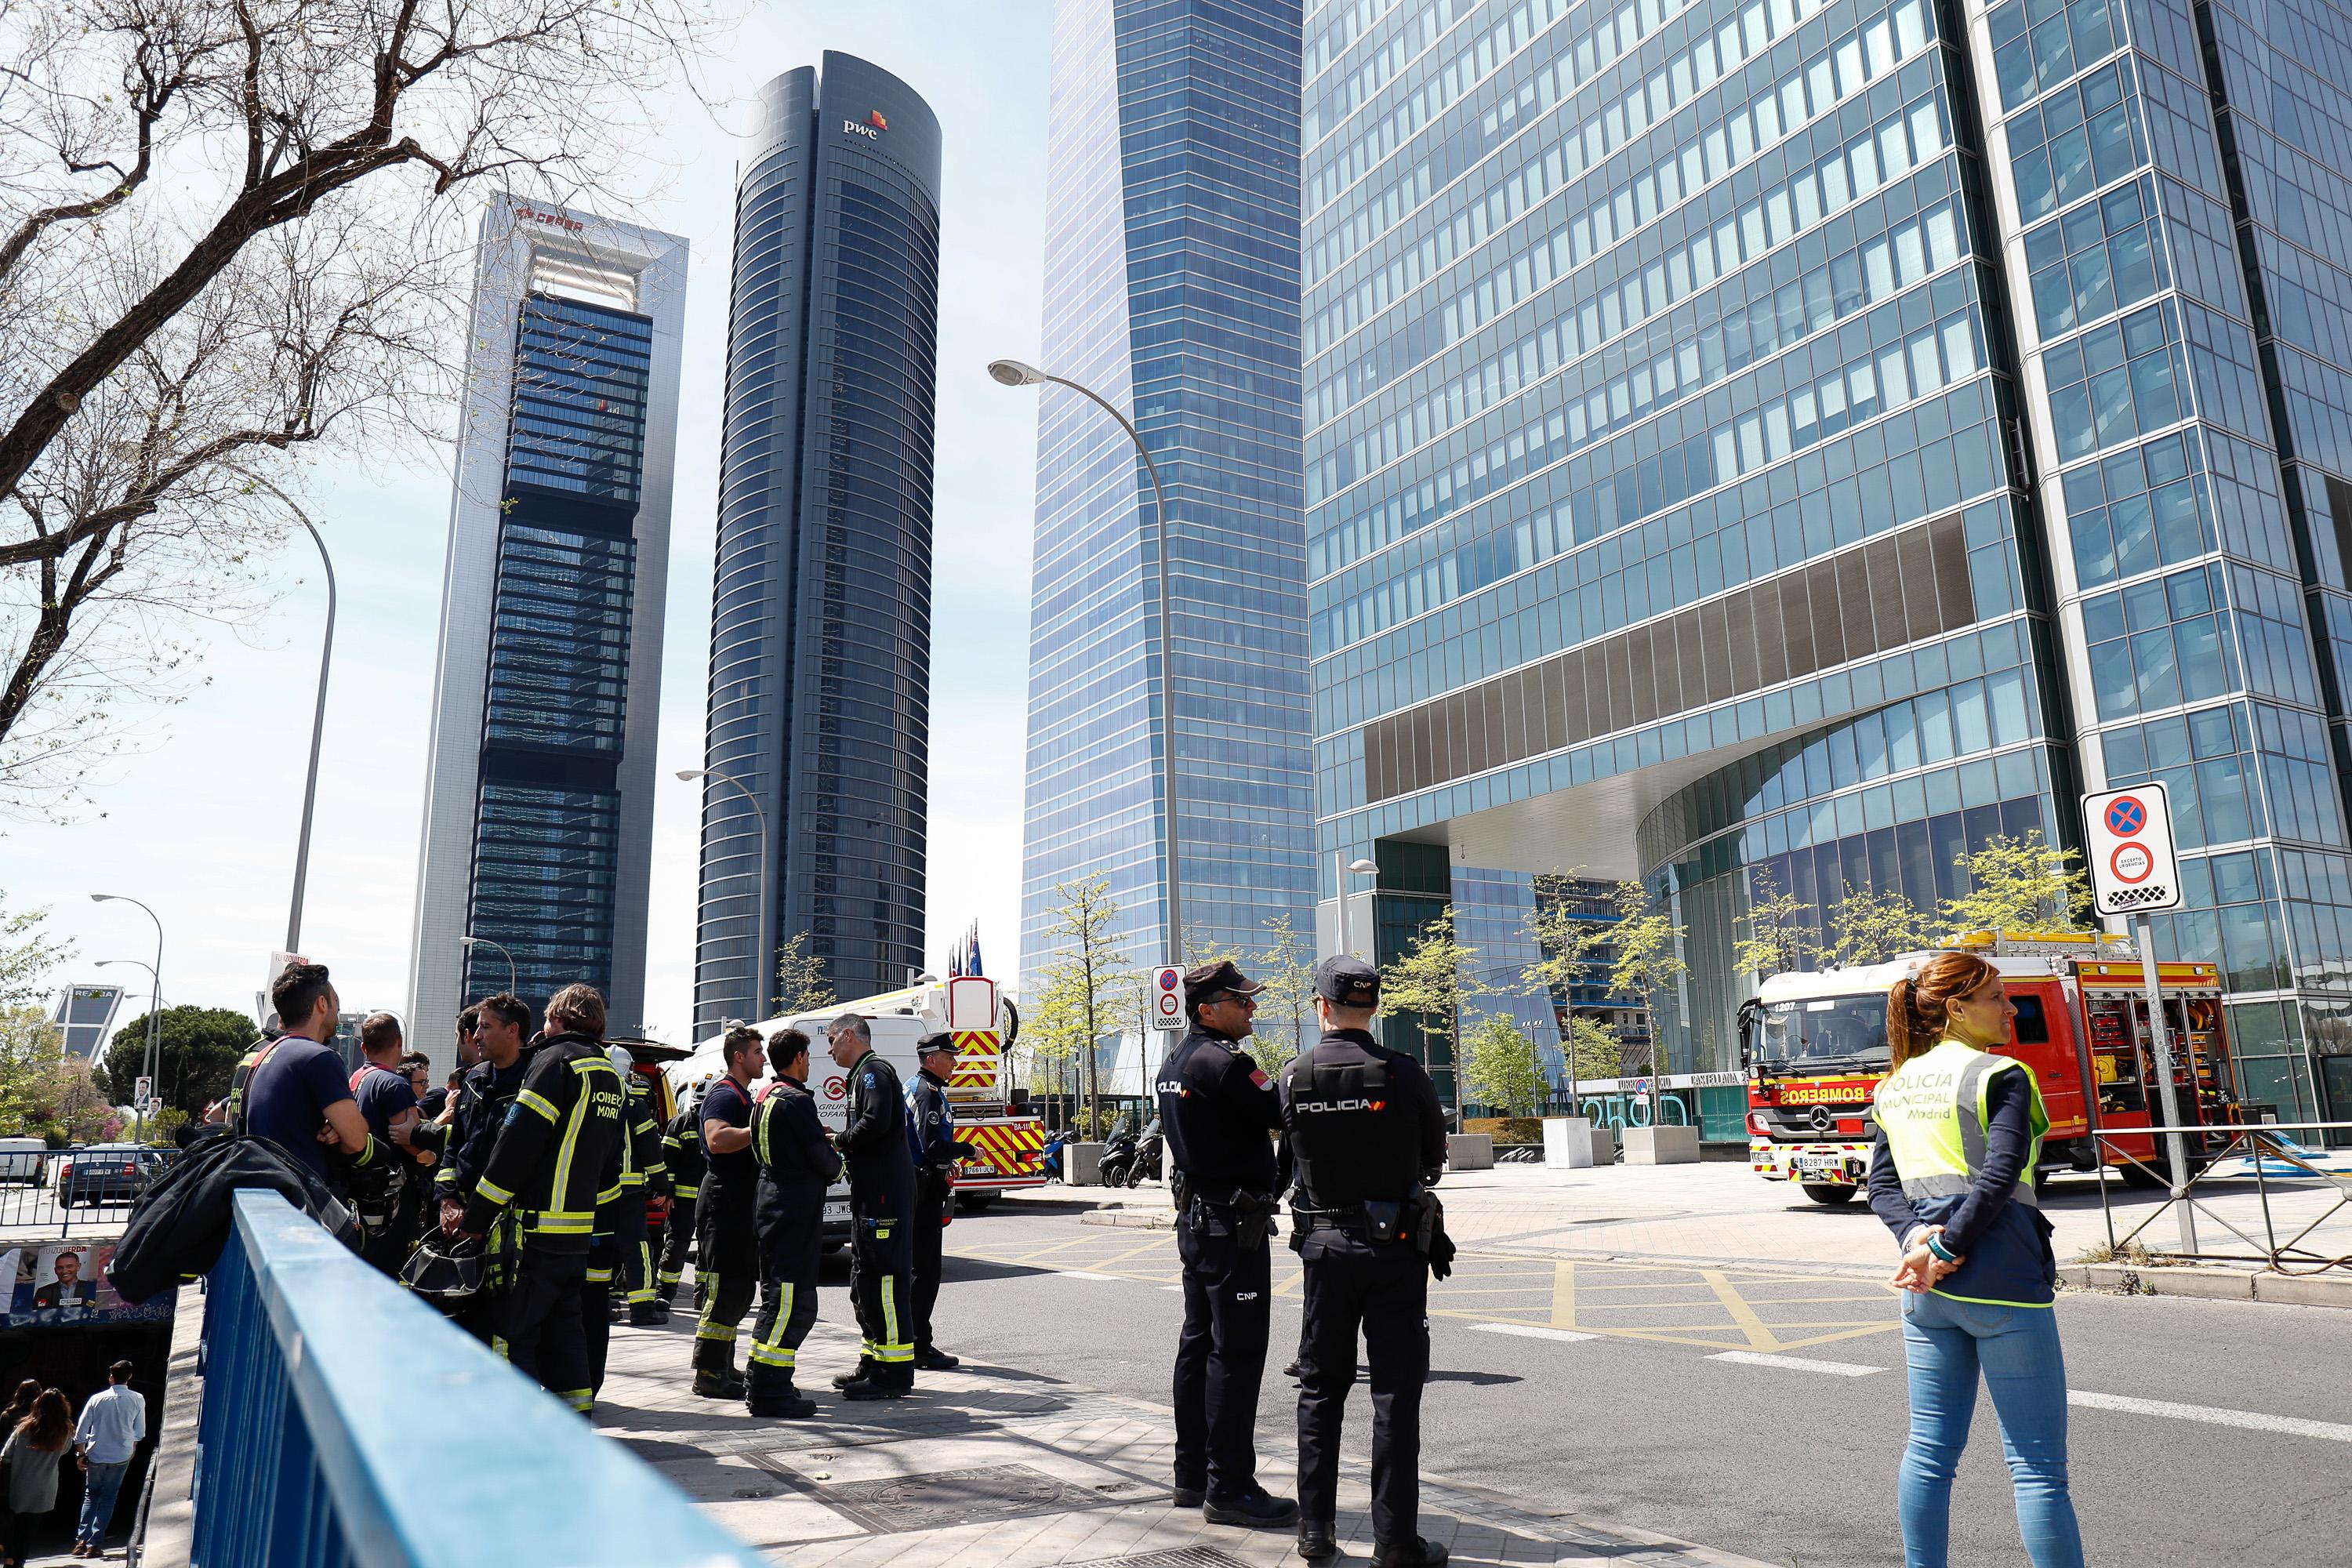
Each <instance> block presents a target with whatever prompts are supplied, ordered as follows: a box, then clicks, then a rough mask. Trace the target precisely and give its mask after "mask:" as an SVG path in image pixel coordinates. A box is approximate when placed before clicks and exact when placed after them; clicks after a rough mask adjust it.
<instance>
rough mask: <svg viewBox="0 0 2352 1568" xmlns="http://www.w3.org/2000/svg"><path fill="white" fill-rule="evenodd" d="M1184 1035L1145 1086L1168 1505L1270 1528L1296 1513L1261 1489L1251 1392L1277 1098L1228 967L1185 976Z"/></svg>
mask: <svg viewBox="0 0 2352 1568" xmlns="http://www.w3.org/2000/svg"><path fill="white" fill-rule="evenodd" d="M1184 987H1185V990H1184V1005H1185V1010H1186V1012H1187V1013H1188V1014H1189V1015H1190V1016H1191V1019H1192V1029H1191V1030H1190V1032H1188V1033H1187V1034H1186V1035H1185V1037H1183V1039H1182V1040H1181V1041H1179V1042H1178V1043H1177V1045H1176V1047H1175V1049H1173V1050H1171V1051H1170V1052H1169V1053H1168V1059H1167V1060H1166V1061H1164V1062H1162V1063H1161V1064H1160V1074H1159V1077H1158V1078H1157V1079H1154V1080H1153V1088H1154V1091H1155V1093H1156V1094H1157V1096H1158V1098H1159V1105H1160V1126H1161V1127H1162V1128H1163V1129H1164V1130H1165V1136H1166V1138H1167V1141H1168V1159H1169V1169H1170V1171H1171V1173H1172V1174H1171V1186H1172V1189H1173V1192H1172V1195H1173V1198H1174V1201H1175V1205H1176V1255H1177V1257H1178V1258H1179V1259H1180V1260H1181V1262H1182V1264H1183V1267H1184V1328H1183V1331H1182V1332H1181V1334H1180V1335H1179V1336H1178V1338H1177V1341H1176V1377H1175V1392H1176V1506H1177V1507H1179V1508H1199V1509H1201V1510H1202V1514H1203V1517H1205V1518H1206V1519H1207V1520H1208V1521H1210V1522H1211V1523H1213V1524H1242V1525H1248V1526H1251V1527H1253V1528H1257V1529H1266V1530H1280V1529H1284V1528H1286V1527H1287V1526H1289V1525H1291V1524H1292V1523H1294V1522H1296V1521H1297V1518H1298V1505H1297V1503H1295V1502H1293V1501H1291V1500H1289V1499H1287V1498H1277V1497H1274V1496H1271V1495H1269V1494H1268V1493H1267V1491H1266V1489H1265V1488H1264V1487H1262V1486H1260V1485H1258V1480H1257V1451H1256V1447H1255V1444H1254V1443H1253V1442H1252V1441H1251V1432H1252V1429H1253V1428H1254V1426H1255V1424H1256V1421H1257V1393H1258V1384H1259V1383H1260V1381H1261V1380H1262V1379H1263V1378H1264V1376H1265V1346H1266V1338H1267V1334H1268V1326H1269V1323H1270V1321H1271V1313H1272V1310H1273V1301H1272V1300H1271V1298H1272V1296H1273V1294H1274V1260H1273V1247H1271V1245H1270V1238H1271V1237H1273V1234H1274V1217H1273V1216H1274V1215H1275V1212H1276V1194H1278V1193H1279V1192H1280V1191H1281V1187H1280V1184H1278V1182H1277V1181H1276V1174H1275V1142H1274V1135H1275V1134H1276V1132H1279V1131H1281V1130H1282V1100H1281V1097H1280V1096H1279V1095H1278V1094H1277V1093H1276V1091H1275V1087H1274V1083H1273V1080H1271V1079H1268V1078H1267V1077H1266V1076H1265V1072H1264V1071H1263V1070H1261V1069H1260V1068H1259V1067H1258V1065H1257V1063H1256V1062H1255V1061H1254V1060H1252V1059H1251V1058H1249V1057H1248V1056H1247V1055H1246V1054H1245V1053H1244V1051H1243V1050H1242V1045H1241V1043H1242V1041H1244V1039H1247V1038H1248V1037H1249V1036H1250V1033H1251V1023H1250V1018H1251V1015H1252V1013H1253V1012H1254V1011H1255V1009H1256V1006H1257V994H1258V993H1259V992H1260V991H1263V990H1264V989H1265V987H1264V986H1263V985H1260V984H1257V983H1256V982H1255V981H1252V980H1250V979H1248V978H1247V977H1245V976H1244V974H1243V973H1242V972H1241V970H1240V969H1238V968H1237V967H1235V966H1234V964H1233V963H1231V962H1226V963H1208V964H1202V966H1201V967H1200V968H1198V969H1195V970H1193V971H1192V973H1189V974H1187V975H1185V977H1184Z"/></svg>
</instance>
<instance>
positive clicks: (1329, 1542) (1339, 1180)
mask: <svg viewBox="0 0 2352 1568" xmlns="http://www.w3.org/2000/svg"><path fill="white" fill-rule="evenodd" d="M1380 1002H1381V978H1380V975H1379V974H1378V973H1376V972H1374V970H1373V969H1372V968H1371V966H1370V964H1367V963H1364V962H1363V961H1362V960H1361V959H1356V958H1347V957H1339V958H1327V959H1325V960H1324V961H1323V962H1322V963H1320V964H1318V965H1317V966H1316V970H1315V1011H1316V1015H1317V1016H1318V1017H1319V1018H1320V1019H1321V1020H1322V1022H1323V1037H1322V1039H1321V1040H1319V1041H1318V1042H1317V1043H1316V1045H1315V1046H1314V1047H1313V1048H1312V1049H1310V1050H1307V1051H1306V1052H1304V1053H1303V1054H1301V1055H1300V1056H1299V1057H1297V1058H1296V1059H1295V1060H1293V1061H1292V1062H1291V1063H1290V1064H1289V1066H1287V1067H1286V1068H1284V1069H1283V1072H1282V1125H1283V1132H1284V1141H1285V1142H1286V1145H1287V1149H1288V1152H1289V1155H1290V1157H1291V1158H1292V1159H1293V1160H1294V1161H1295V1162H1296V1163H1297V1173H1298V1185H1297V1190H1296V1192H1295V1194H1293V1197H1292V1204H1291V1209H1292V1214H1293V1215H1294V1216H1295V1223H1294V1226H1293V1230H1292V1236H1291V1242H1290V1244H1291V1246H1292V1247H1296V1248H1297V1251H1298V1256H1299V1258H1300V1259H1301V1260H1302V1261H1303V1262H1304V1263H1305V1265H1306V1276H1307V1278H1306V1291H1307V1318H1306V1325H1305V1328H1304V1330H1303V1331H1302V1333H1301V1339H1302V1340H1303V1342H1304V1351H1303V1353H1302V1355H1301V1357H1300V1362H1301V1365H1300V1373H1299V1383H1298V1504H1299V1521H1298V1554H1299V1556H1301V1557H1303V1558H1305V1559H1306V1560H1307V1562H1309V1563H1320V1562H1325V1561H1328V1559H1329V1558H1331V1557H1333V1556H1335V1555H1337V1553H1338V1551H1339V1547H1338V1545H1337V1542H1336V1541H1335V1539H1334V1537H1333V1533H1332V1523H1333V1521H1334V1519H1335V1517H1336V1515H1337V1511H1338V1496H1337V1494H1338V1490H1339V1428H1340V1424H1341V1421H1342V1420H1343V1419H1344V1417H1345V1415H1346V1414H1347V1403H1348V1390H1349V1387H1351V1386H1352V1385H1353V1384H1354V1383H1355V1381H1356V1333H1357V1329H1358V1327H1359V1325H1360V1326H1361V1328H1362V1331H1363V1336H1364V1350H1365V1359H1366V1362H1367V1363H1368V1364H1369V1366H1370V1371H1371V1384H1372V1539H1373V1542H1374V1543H1375V1546H1374V1551H1373V1554H1372V1562H1373V1563H1374V1565H1375V1568H1429V1565H1433V1564H1436V1563H1444V1561H1445V1548H1444V1547H1443V1546H1441V1545H1439V1544H1437V1543H1436V1542H1431V1541H1425V1540H1423V1539H1422V1537H1421V1535H1420V1533H1419V1525H1420V1507H1421V1501H1420V1494H1421V1474H1420V1469H1421V1385H1422V1383H1423V1380H1424V1379H1425V1378H1426V1377H1427V1376H1428V1374H1429V1276H1430V1271H1431V1270H1432V1268H1434V1269H1435V1270H1436V1272H1437V1277H1438V1278H1439V1279H1444V1278H1445V1275H1446V1273H1447V1270H1448V1267H1449V1265H1450V1263H1451V1259H1452V1243H1450V1242H1448V1241H1446V1240H1445V1239H1444V1219H1443V1215H1442V1214H1441V1213H1440V1212H1439V1211H1438V1210H1437V1208H1436V1201H1435V1197H1434V1195H1433V1194H1430V1193H1429V1191H1428V1189H1429V1188H1430V1187H1431V1186H1432V1185H1433V1184H1435V1183H1436V1181H1437V1178H1438V1175H1439V1173H1441V1172H1442V1171H1443V1170H1444V1165H1445V1113H1444V1110H1442V1109H1441V1108H1440V1107H1439V1105H1438V1102H1437V1089H1436V1086H1435V1085H1433V1084H1432V1083H1431V1082H1430V1081H1429V1075H1428V1074H1427V1073H1426V1072H1424V1071H1423V1070H1422V1067H1421V1064H1420V1063H1418V1062H1416V1061H1414V1060H1413V1059H1412V1058H1411V1057H1408V1056H1405V1055H1403V1054H1402V1053H1401V1052H1398V1051H1391V1050H1386V1049H1383V1048H1382V1047H1381V1046H1380V1045H1379V1044H1378V1043H1377V1042H1376V1041H1374V1040H1373V1038H1372V1037H1371V1034H1370V1028H1371V1023H1372V1014H1373V1013H1374V1012H1375V1011H1377V1010H1378V1009H1379V1007H1380Z"/></svg>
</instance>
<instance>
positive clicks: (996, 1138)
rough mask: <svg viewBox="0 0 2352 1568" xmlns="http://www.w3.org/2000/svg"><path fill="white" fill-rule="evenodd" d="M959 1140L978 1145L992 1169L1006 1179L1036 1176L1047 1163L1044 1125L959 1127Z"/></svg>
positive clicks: (1020, 1123) (1034, 1123) (1020, 1124)
mask: <svg viewBox="0 0 2352 1568" xmlns="http://www.w3.org/2000/svg"><path fill="white" fill-rule="evenodd" d="M956 1136H957V1137H959V1138H961V1139H963V1140H964V1141H965V1142H969V1143H975V1144H978V1145H979V1147H980V1151H981V1152H982V1154H983V1155H984V1156H986V1158H987V1163H988V1165H989V1167H990V1168H991V1169H992V1170H993V1171H995V1172H996V1173H997V1174H999V1175H1003V1176H1034V1175H1036V1174H1037V1173H1039V1172H1040V1170H1041V1169H1042V1168H1043V1167H1044V1165H1045V1126H1044V1125H1043V1124H1042V1123H1040V1122H1035V1121H1027V1122H1017V1123H1013V1124H1012V1125H1007V1126H989V1125H986V1124H982V1125H980V1126H958V1127H957V1128H956Z"/></svg>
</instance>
